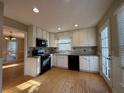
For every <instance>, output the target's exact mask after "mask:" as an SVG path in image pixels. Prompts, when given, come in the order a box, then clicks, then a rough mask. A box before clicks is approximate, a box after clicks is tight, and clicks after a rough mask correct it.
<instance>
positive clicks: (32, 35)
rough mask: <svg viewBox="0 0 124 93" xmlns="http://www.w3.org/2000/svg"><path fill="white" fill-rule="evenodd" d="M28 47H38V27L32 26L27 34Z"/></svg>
mask: <svg viewBox="0 0 124 93" xmlns="http://www.w3.org/2000/svg"><path fill="white" fill-rule="evenodd" d="M27 41H28V42H27V43H28V47H36V27H35V26H32V25H30V26H29V28H28V33H27Z"/></svg>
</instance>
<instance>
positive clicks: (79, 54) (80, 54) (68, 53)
mask: <svg viewBox="0 0 124 93" xmlns="http://www.w3.org/2000/svg"><path fill="white" fill-rule="evenodd" d="M54 54H55V55H67V56H68V55H77V56H97V55H93V54H84V53H73V52H67V53H66V52H65V53H54Z"/></svg>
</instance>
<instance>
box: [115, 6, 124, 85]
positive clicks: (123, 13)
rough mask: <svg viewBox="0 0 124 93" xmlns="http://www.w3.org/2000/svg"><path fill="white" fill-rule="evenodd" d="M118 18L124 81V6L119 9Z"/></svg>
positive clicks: (123, 77) (123, 79)
mask: <svg viewBox="0 0 124 93" xmlns="http://www.w3.org/2000/svg"><path fill="white" fill-rule="evenodd" d="M117 19H118V29H119V49H120V62H121V66H122V81H123V83H124V7H122V8H121V9H120V10H119V12H118V14H117Z"/></svg>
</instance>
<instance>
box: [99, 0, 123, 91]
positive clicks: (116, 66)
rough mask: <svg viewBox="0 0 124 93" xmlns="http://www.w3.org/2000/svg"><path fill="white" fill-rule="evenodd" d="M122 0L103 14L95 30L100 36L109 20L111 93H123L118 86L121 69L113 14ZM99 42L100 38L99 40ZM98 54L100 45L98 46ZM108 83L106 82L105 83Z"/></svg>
mask: <svg viewBox="0 0 124 93" xmlns="http://www.w3.org/2000/svg"><path fill="white" fill-rule="evenodd" d="M123 2H124V0H114V2H113V4H112V6H111V7H110V8H109V10H108V11H107V12H106V13H105V16H104V17H103V18H102V19H101V20H100V22H99V24H98V26H97V28H98V30H99V33H98V35H100V29H101V27H102V26H103V25H104V24H105V22H106V21H107V20H109V24H110V35H111V41H112V42H111V49H112V50H111V52H112V63H111V69H112V80H111V84H110V83H109V85H110V86H111V88H112V90H113V93H124V88H122V86H121V85H120V83H121V82H122V81H121V80H122V68H121V65H120V61H119V43H118V29H117V21H116V20H117V19H116V15H115V12H116V10H117V9H118V8H119V7H120V6H121V5H122V3H123ZM99 41H100V38H99ZM99 53H100V44H99ZM107 82H108V81H107Z"/></svg>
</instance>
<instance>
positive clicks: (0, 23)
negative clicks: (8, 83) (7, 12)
mask: <svg viewBox="0 0 124 93" xmlns="http://www.w3.org/2000/svg"><path fill="white" fill-rule="evenodd" d="M2 26H3V4H2V3H1V2H0V93H2V46H1V45H2V31H3V29H2Z"/></svg>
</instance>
